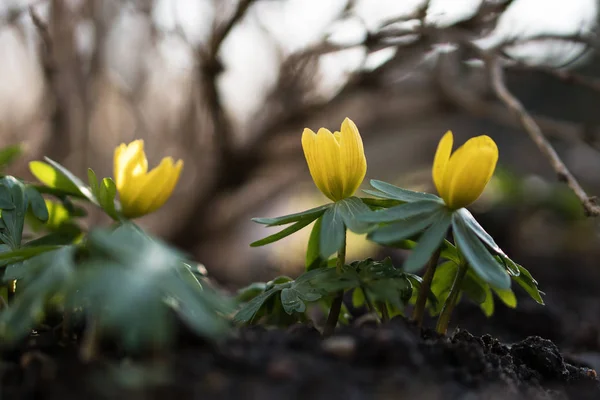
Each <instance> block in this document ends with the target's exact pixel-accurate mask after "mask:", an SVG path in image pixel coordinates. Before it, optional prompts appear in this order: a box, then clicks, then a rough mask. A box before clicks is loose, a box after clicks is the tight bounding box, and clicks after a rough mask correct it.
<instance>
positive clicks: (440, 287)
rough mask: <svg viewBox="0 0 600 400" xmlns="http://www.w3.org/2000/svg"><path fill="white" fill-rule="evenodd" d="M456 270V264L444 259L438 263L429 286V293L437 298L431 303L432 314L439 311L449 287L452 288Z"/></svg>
mask: <svg viewBox="0 0 600 400" xmlns="http://www.w3.org/2000/svg"><path fill="white" fill-rule="evenodd" d="M457 271H458V265H456V264H455V263H453V262H451V261H446V262H444V263H442V264H440V265H438V266H437V268H436V269H435V274H434V275H433V281H432V282H431V288H430V290H431V293H432V294H433V296H435V298H436V299H437V302H435V303H431V307H432V309H433V315H437V314H439V313H440V311H441V309H442V306H443V305H444V302H445V301H446V298H447V297H448V294H449V293H450V288H452V283H453V282H454V277H455V276H456V272H457Z"/></svg>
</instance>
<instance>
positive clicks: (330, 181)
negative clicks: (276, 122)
mask: <svg viewBox="0 0 600 400" xmlns="http://www.w3.org/2000/svg"><path fill="white" fill-rule="evenodd" d="M302 148H303V150H304V156H305V158H306V163H307V164H308V169H309V171H310V175H311V176H312V178H313V181H314V182H315V185H316V186H317V187H318V188H319V190H320V191H321V192H322V193H323V194H324V195H325V196H327V197H329V198H330V199H331V200H334V201H335V190H336V188H337V190H338V192H340V193H341V187H342V186H341V184H340V183H339V182H338V180H339V179H338V180H336V179H335V177H333V176H332V175H334V174H336V173H337V174H338V175H339V145H338V143H337V141H336V140H335V137H334V135H333V134H332V133H331V132H330V131H328V130H327V129H324V128H321V129H319V131H318V133H317V134H315V133H314V132H313V131H312V130H310V129H308V128H307V129H304V132H303V133H302Z"/></svg>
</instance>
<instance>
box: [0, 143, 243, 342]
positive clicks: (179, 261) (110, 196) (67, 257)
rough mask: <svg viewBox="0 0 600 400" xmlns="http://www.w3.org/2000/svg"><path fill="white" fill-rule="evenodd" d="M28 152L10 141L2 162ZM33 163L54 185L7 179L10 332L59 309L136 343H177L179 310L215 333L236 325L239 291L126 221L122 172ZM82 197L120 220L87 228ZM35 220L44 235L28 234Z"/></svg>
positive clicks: (4, 224) (4, 336) (2, 218)
mask: <svg viewBox="0 0 600 400" xmlns="http://www.w3.org/2000/svg"><path fill="white" fill-rule="evenodd" d="M18 152H19V150H18V149H17V148H10V149H5V150H0V168H1V167H3V166H4V165H5V164H6V163H8V162H9V161H11V160H12V159H13V158H14V156H15V155H17V154H18ZM30 169H31V172H32V173H33V174H34V175H35V176H36V177H37V178H38V179H39V180H40V181H41V182H42V183H44V185H45V186H38V185H34V184H29V183H26V182H24V181H22V180H19V179H16V178H14V177H12V176H3V177H2V178H1V179H0V278H1V283H0V293H4V294H3V297H4V302H3V304H4V306H2V307H0V341H3V342H4V343H11V342H13V341H15V340H19V339H21V338H23V337H25V336H27V335H28V334H29V333H30V332H31V330H32V329H35V328H36V327H38V326H39V325H40V324H42V323H44V324H48V323H51V324H54V323H56V322H52V321H56V319H55V318H52V319H51V320H50V319H48V316H49V315H50V314H56V313H57V312H58V313H59V315H60V314H61V313H62V314H63V315H64V316H67V315H72V314H77V316H78V317H77V318H79V319H80V320H82V321H85V322H86V332H87V331H89V330H94V331H95V333H94V335H95V336H97V335H100V336H99V337H102V336H103V335H110V336H111V337H112V338H116V339H117V340H118V341H119V343H120V344H121V345H122V346H124V347H125V348H126V349H136V348H139V347H140V346H142V347H144V346H152V347H161V346H164V345H166V344H168V343H169V341H170V340H171V339H172V338H173V337H174V336H173V334H174V328H175V327H176V326H177V324H175V323H174V321H175V319H179V320H181V321H183V322H184V323H186V324H187V325H188V326H189V327H190V328H192V329H193V330H195V331H196V332H197V333H198V334H199V335H202V336H204V337H207V338H210V339H215V340H216V339H218V338H220V337H222V335H223V334H224V333H225V332H226V331H227V330H228V328H229V323H228V322H227V316H228V315H229V314H231V313H232V312H233V311H234V310H235V302H234V301H233V299H228V298H226V297H225V296H223V295H222V294H220V293H218V292H217V291H215V290H214V289H213V288H212V287H211V286H210V285H209V284H208V283H207V282H206V279H205V277H204V276H202V275H201V274H199V273H198V271H197V270H196V269H195V268H194V267H192V265H194V264H193V263H191V262H189V261H188V260H187V259H186V257H185V256H184V255H182V254H181V253H179V252H178V251H176V250H175V249H173V248H171V247H169V246H168V245H166V244H165V243H162V242H161V241H160V240H158V239H156V238H153V237H151V236H149V235H147V234H146V233H144V232H143V231H142V230H141V229H139V228H138V227H137V226H135V225H134V224H132V223H130V222H127V221H125V220H123V218H122V217H121V216H120V213H119V204H118V202H117V201H116V200H115V197H116V194H117V189H116V187H115V183H114V182H113V180H112V179H110V178H104V179H102V180H100V181H98V179H97V178H96V174H95V173H94V171H93V170H91V169H89V170H88V182H89V186H87V185H86V184H85V183H83V182H82V181H81V180H80V179H79V178H78V177H76V176H75V175H73V174H72V173H71V172H70V171H68V170H67V169H66V168H64V167H63V166H61V165H60V164H58V163H56V162H55V161H53V160H50V159H46V161H45V162H41V161H34V162H31V163H30ZM42 194H45V195H49V196H50V197H52V198H46V199H44V197H42ZM75 202H83V203H91V204H93V205H95V206H97V207H99V208H100V209H102V210H103V211H104V212H105V213H106V214H107V215H108V216H110V217H111V218H112V219H114V220H115V221H117V222H116V223H115V224H114V225H113V226H112V227H111V228H92V229H91V230H90V232H89V233H88V232H85V231H84V230H83V228H81V226H80V224H79V223H78V221H77V218H80V217H83V216H85V215H86V212H85V209H84V208H82V207H81V206H80V205H77V204H75ZM26 224H27V225H28V227H29V230H30V231H32V232H33V233H34V234H35V235H36V236H35V237H34V238H33V239H31V240H24V231H25V225H26ZM15 287H16V290H15V291H14V293H13V288H15ZM68 320H69V319H65V320H64V321H63V324H67V322H68ZM53 328H56V327H53ZM70 328H71V327H70V326H69V325H68V324H67V325H65V326H63V329H62V331H63V332H69V329H70ZM55 331H57V332H60V331H59V330H56V329H55ZM73 333H75V332H73ZM77 333H78V334H79V332H77ZM84 334H87V333H84Z"/></svg>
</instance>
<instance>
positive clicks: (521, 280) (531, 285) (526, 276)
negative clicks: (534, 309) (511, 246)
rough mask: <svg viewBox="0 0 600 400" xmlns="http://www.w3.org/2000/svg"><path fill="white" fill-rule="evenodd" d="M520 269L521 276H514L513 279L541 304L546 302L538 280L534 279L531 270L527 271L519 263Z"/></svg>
mask: <svg viewBox="0 0 600 400" xmlns="http://www.w3.org/2000/svg"><path fill="white" fill-rule="evenodd" d="M517 266H518V268H519V271H520V272H521V273H520V274H519V276H513V278H512V279H513V280H514V281H515V282H517V283H518V284H519V286H521V287H522V288H523V289H524V290H525V291H526V292H527V294H529V296H531V298H532V299H533V300H535V301H536V302H538V303H539V304H544V300H543V299H542V296H541V295H542V293H543V292H540V291H539V289H538V286H537V281H536V280H535V279H533V277H532V276H531V274H530V273H529V271H527V270H526V269H525V268H523V267H522V266H520V265H518V264H517Z"/></svg>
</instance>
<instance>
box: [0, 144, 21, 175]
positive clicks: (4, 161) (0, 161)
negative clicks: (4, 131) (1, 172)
mask: <svg viewBox="0 0 600 400" xmlns="http://www.w3.org/2000/svg"><path fill="white" fill-rule="evenodd" d="M21 154H23V146H22V145H21V144H13V145H10V146H6V147H4V148H2V149H0V169H4V167H7V166H8V165H10V164H11V163H12V162H13V161H15V160H16V159H17V158H18V157H19V156H20V155H21Z"/></svg>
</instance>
